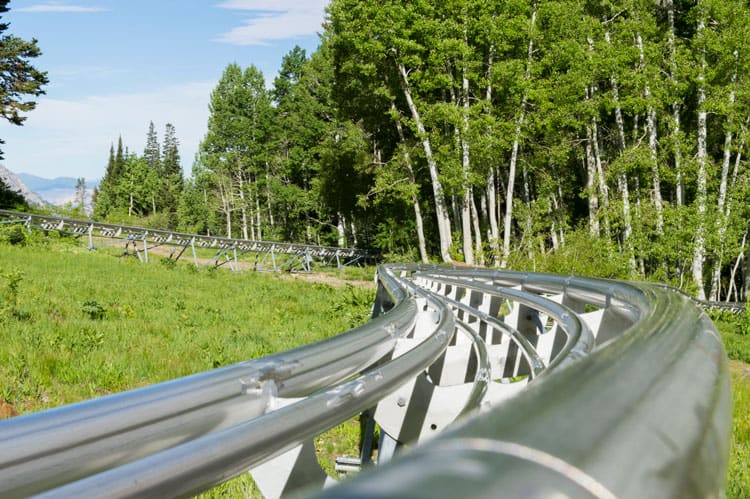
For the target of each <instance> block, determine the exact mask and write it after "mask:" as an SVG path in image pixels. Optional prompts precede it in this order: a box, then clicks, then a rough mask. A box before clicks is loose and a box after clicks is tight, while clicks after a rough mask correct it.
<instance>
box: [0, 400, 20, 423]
mask: <svg viewBox="0 0 750 499" xmlns="http://www.w3.org/2000/svg"><path fill="white" fill-rule="evenodd" d="M13 416H18V411H16V410H15V409H14V408H13V406H12V405H10V404H9V403H7V402H6V401H5V400H3V399H0V419H8V418H12V417H13Z"/></svg>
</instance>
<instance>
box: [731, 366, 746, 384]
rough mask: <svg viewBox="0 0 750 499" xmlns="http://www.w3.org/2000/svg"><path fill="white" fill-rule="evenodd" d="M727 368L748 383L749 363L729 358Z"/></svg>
mask: <svg viewBox="0 0 750 499" xmlns="http://www.w3.org/2000/svg"><path fill="white" fill-rule="evenodd" d="M729 369H730V370H731V371H732V372H733V373H734V374H735V375H737V376H738V377H739V378H741V379H742V380H743V381H745V382H747V383H750V364H745V363H744V362H740V361H739V360H730V361H729Z"/></svg>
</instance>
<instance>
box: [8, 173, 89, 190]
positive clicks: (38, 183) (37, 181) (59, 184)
mask: <svg viewBox="0 0 750 499" xmlns="http://www.w3.org/2000/svg"><path fill="white" fill-rule="evenodd" d="M16 175H17V176H18V178H20V179H21V180H22V181H23V183H24V184H26V186H27V187H28V188H29V189H31V190H32V191H34V192H40V191H49V190H53V189H72V190H75V188H76V181H77V179H75V178H73V177H56V178H52V179H49V178H42V177H37V176H36V175H32V174H31V173H17V174H16Z"/></svg>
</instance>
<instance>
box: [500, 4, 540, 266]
mask: <svg viewBox="0 0 750 499" xmlns="http://www.w3.org/2000/svg"><path fill="white" fill-rule="evenodd" d="M536 9H537V3H536V2H534V5H533V7H532V11H531V22H530V23H529V48H528V52H527V55H526V72H525V73H524V77H523V80H524V82H526V81H528V80H529V79H530V78H531V62H532V60H533V57H534V27H535V25H536ZM527 101H528V94H527V93H526V91H524V93H523V97H521V107H520V109H519V114H518V118H517V119H516V129H515V133H514V135H513V147H512V149H511V154H510V165H509V166H508V186H507V191H506V194H505V217H504V218H503V257H502V261H501V262H500V268H505V267H507V266H508V258H509V257H510V231H511V223H512V221H513V188H514V183H515V177H516V165H517V163H518V148H519V147H520V141H521V129H522V127H523V124H524V121H525V119H526V105H527Z"/></svg>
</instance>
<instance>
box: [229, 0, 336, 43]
mask: <svg viewBox="0 0 750 499" xmlns="http://www.w3.org/2000/svg"><path fill="white" fill-rule="evenodd" d="M326 3H327V1H326V0H277V1H273V0H228V1H226V2H223V3H221V4H219V5H218V7H220V8H223V9H231V10H242V11H249V12H253V13H254V15H253V17H251V18H249V19H247V20H246V21H245V22H244V24H243V25H242V26H238V27H236V28H233V29H232V30H230V31H228V32H227V33H224V34H222V35H221V36H219V37H218V38H217V40H218V41H221V42H225V43H230V44H233V45H268V44H269V43H270V42H272V41H274V40H284V39H288V38H295V37H300V36H309V35H314V34H316V33H318V32H319V31H321V24H322V22H323V17H324V10H325V5H326Z"/></svg>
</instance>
